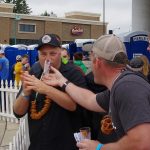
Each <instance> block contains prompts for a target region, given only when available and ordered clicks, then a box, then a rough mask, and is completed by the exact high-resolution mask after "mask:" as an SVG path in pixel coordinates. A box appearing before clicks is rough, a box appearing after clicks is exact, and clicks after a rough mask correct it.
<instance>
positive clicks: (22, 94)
mask: <svg viewBox="0 0 150 150" xmlns="http://www.w3.org/2000/svg"><path fill="white" fill-rule="evenodd" d="M21 96H22V97H23V98H24V99H25V100H29V98H30V96H27V95H25V94H24V92H23V91H22V92H21Z"/></svg>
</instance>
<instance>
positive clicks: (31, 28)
mask: <svg viewBox="0 0 150 150" xmlns="http://www.w3.org/2000/svg"><path fill="white" fill-rule="evenodd" d="M19 32H25V33H35V32H36V25H35V24H25V23H20V24H19Z"/></svg>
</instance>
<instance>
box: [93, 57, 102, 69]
mask: <svg viewBox="0 0 150 150" xmlns="http://www.w3.org/2000/svg"><path fill="white" fill-rule="evenodd" d="M101 65H102V60H101V59H100V58H95V68H97V69H98V68H101Z"/></svg>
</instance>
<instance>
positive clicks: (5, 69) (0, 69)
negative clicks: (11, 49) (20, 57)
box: [0, 46, 9, 80]
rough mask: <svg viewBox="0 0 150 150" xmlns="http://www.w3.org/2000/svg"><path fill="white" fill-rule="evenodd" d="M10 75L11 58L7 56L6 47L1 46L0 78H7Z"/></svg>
mask: <svg viewBox="0 0 150 150" xmlns="http://www.w3.org/2000/svg"><path fill="white" fill-rule="evenodd" d="M8 77H9V60H8V59H7V58H6V57H5V52H4V48H3V47H2V46H0V80H7V79H8Z"/></svg>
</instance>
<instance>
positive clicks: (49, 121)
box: [13, 34, 88, 150]
mask: <svg viewBox="0 0 150 150" xmlns="http://www.w3.org/2000/svg"><path fill="white" fill-rule="evenodd" d="M37 49H38V55H39V61H38V62H36V63H35V64H34V65H33V66H32V67H31V70H30V75H29V74H28V73H27V72H24V73H23V74H22V80H23V82H22V88H21V90H20V91H19V93H18V96H17V99H16V100H15V102H14V106H13V110H14V114H15V115H16V117H18V118H20V117H23V116H24V115H25V114H26V113H27V114H28V124H29V136H30V141H31V144H30V146H29V150H77V147H76V142H75V139H74V136H73V133H75V132H78V131H79V128H81V127H83V126H88V124H86V120H85V117H86V114H85V111H84V109H83V108H81V107H80V106H79V105H76V103H75V102H74V101H73V100H72V99H71V98H70V96H69V95H68V94H66V93H65V92H64V88H65V86H64V87H62V88H55V87H52V86H49V85H48V84H45V83H44V82H43V80H44V79H46V78H47V77H48V74H45V73H44V74H43V70H45V69H44V64H45V61H46V62H47V61H48V62H50V65H51V66H50V67H49V68H48V69H50V71H51V67H52V66H54V67H55V68H57V69H59V70H60V72H61V73H62V74H63V75H64V76H65V77H66V78H67V79H68V80H69V81H71V82H73V83H74V84H76V85H77V86H80V87H83V88H86V82H85V78H84V76H83V75H82V73H81V72H80V71H79V70H78V69H77V67H76V66H74V65H73V64H71V63H67V64H64V63H63V62H62V60H61V39H60V37H59V36H58V35H56V34H46V35H43V36H42V37H41V38H40V39H39V46H38V48H37ZM87 119H88V118H87Z"/></svg>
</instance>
